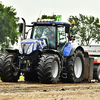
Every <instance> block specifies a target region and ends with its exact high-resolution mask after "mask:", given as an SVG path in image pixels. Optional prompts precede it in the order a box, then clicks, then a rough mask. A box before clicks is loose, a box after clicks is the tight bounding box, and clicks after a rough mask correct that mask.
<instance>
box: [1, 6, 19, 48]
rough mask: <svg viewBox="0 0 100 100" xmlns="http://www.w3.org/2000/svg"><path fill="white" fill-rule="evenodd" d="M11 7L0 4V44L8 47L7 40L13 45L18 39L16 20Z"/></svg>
mask: <svg viewBox="0 0 100 100" xmlns="http://www.w3.org/2000/svg"><path fill="white" fill-rule="evenodd" d="M16 14H17V13H16V12H15V9H14V8H13V7H11V6H10V7H5V6H4V5H2V4H0V44H2V45H1V46H2V47H5V48H7V47H9V42H11V44H12V45H13V44H14V43H15V41H16V42H17V41H18V37H17V35H18V34H19V32H17V30H16V29H17V27H18V24H17V22H18V20H19V18H18V17H16Z"/></svg>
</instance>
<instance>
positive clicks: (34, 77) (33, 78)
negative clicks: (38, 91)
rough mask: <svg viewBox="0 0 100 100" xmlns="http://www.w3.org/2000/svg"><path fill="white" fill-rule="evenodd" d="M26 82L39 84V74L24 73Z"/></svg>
mask: <svg viewBox="0 0 100 100" xmlns="http://www.w3.org/2000/svg"><path fill="white" fill-rule="evenodd" d="M24 77H25V81H27V82H38V81H39V80H38V75H37V72H25V73H24Z"/></svg>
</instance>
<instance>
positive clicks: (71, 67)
mask: <svg viewBox="0 0 100 100" xmlns="http://www.w3.org/2000/svg"><path fill="white" fill-rule="evenodd" d="M84 68H85V64H84V56H83V53H82V51H81V50H76V51H75V53H74V55H73V56H70V57H68V59H67V81H68V82H70V83H80V82H81V81H82V80H83V76H84Z"/></svg>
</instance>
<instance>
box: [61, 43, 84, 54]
mask: <svg viewBox="0 0 100 100" xmlns="http://www.w3.org/2000/svg"><path fill="white" fill-rule="evenodd" d="M76 49H81V50H82V51H84V50H83V48H82V47H81V46H79V45H77V44H75V43H71V42H69V43H67V44H66V45H65V47H64V49H63V56H71V55H73V54H74V51H75V50H76Z"/></svg>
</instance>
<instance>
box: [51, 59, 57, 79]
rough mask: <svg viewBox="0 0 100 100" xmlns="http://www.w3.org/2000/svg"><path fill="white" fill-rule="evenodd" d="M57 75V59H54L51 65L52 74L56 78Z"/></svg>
mask: <svg viewBox="0 0 100 100" xmlns="http://www.w3.org/2000/svg"><path fill="white" fill-rule="evenodd" d="M57 75H58V63H57V61H54V62H53V66H52V76H53V77H54V78H56V77H57Z"/></svg>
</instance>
